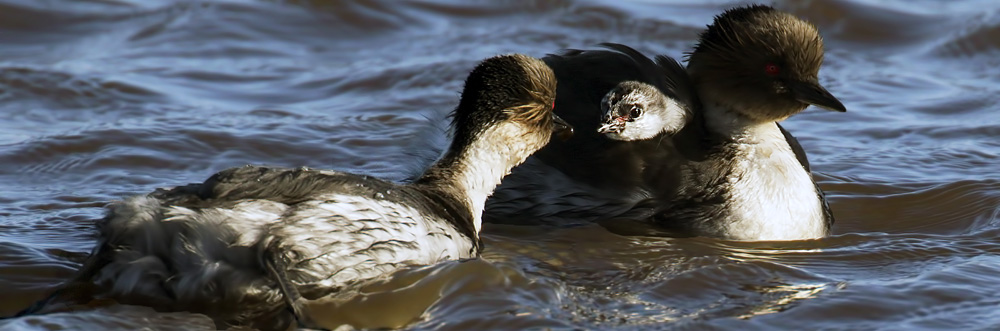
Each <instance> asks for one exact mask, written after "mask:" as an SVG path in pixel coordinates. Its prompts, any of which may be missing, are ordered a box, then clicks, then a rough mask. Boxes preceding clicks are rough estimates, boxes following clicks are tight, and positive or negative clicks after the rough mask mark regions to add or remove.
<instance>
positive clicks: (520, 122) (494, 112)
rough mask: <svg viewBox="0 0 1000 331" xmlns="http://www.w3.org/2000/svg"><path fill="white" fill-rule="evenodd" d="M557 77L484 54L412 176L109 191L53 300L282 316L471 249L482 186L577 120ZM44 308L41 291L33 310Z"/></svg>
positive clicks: (258, 174) (215, 180)
mask: <svg viewBox="0 0 1000 331" xmlns="http://www.w3.org/2000/svg"><path fill="white" fill-rule="evenodd" d="M555 89H556V81H555V75H554V74H553V73H552V71H551V69H549V67H548V66H547V65H546V64H545V63H544V62H542V61H541V60H538V59H535V58H532V57H528V56H525V55H518V54H515V55H504V56H497V57H493V58H489V59H486V60H484V61H483V62H482V63H480V64H479V65H478V66H477V67H476V68H475V69H474V70H472V72H471V73H470V74H469V76H468V78H467V80H466V81H465V87H464V90H463V91H462V96H461V100H460V101H459V104H458V106H457V108H456V109H455V111H454V112H453V114H452V132H453V140H452V143H451V145H450V147H449V148H448V149H447V151H446V152H445V153H444V155H443V156H442V157H441V158H440V159H438V160H437V161H436V162H435V163H434V164H433V165H432V166H431V167H429V168H428V169H427V170H426V171H425V172H424V173H423V175H422V176H420V177H419V178H418V179H416V180H415V181H414V182H412V183H410V184H397V183H392V182H388V181H384V180H380V179H377V178H372V177H368V176H360V175H354V174H349V173H344V172H338V171H321V170H310V169H283V168H267V167H242V168H232V169H228V170H225V171H222V172H220V173H218V174H216V175H214V176H212V177H211V178H209V179H208V180H207V181H205V182H204V183H200V184H191V185H187V186H183V187H178V188H174V189H169V190H158V191H156V192H154V193H151V194H147V195H140V196H135V197H130V198H127V199H125V200H124V201H120V202H115V203H113V204H112V205H110V207H109V212H108V214H107V216H106V217H105V218H104V219H103V220H102V221H101V222H100V223H99V224H98V228H99V231H100V232H99V235H100V242H99V244H98V245H97V247H96V248H95V250H94V251H93V253H92V254H91V256H90V257H89V258H88V260H87V261H86V263H85V264H84V266H83V268H82V269H81V271H80V273H79V274H78V277H76V278H75V279H74V280H73V281H72V282H71V283H69V284H67V285H66V286H65V287H64V289H63V290H61V291H59V292H57V293H56V294H54V295H53V297H51V298H50V299H53V300H48V301H49V302H50V303H55V302H56V301H57V300H55V299H60V298H58V297H59V296H62V295H65V296H66V297H70V296H71V295H70V293H69V292H72V290H73V288H74V287H76V286H88V285H89V286H91V287H97V288H98V291H97V292H98V293H99V294H97V295H96V297H98V298H102V297H104V298H113V299H115V300H118V301H119V302H123V303H129V304H137V305H146V306H151V307H153V308H155V309H158V310H166V311H192V312H199V313H205V314H207V315H209V316H211V317H212V318H213V319H215V321H216V323H217V324H218V325H219V327H226V326H231V325H248V326H252V327H255V328H262V329H283V328H286V327H287V326H289V323H291V322H292V318H291V317H292V316H291V315H292V314H289V313H287V310H286V309H285V308H287V305H286V304H285V303H286V301H290V302H292V304H293V305H292V307H293V308H295V307H296V299H298V298H297V296H298V295H299V294H301V295H302V297H304V298H305V299H312V298H316V297H320V296H323V295H326V294H330V293H331V292H333V291H336V290H337V289H338V288H342V287H345V286H349V285H351V284H354V283H357V282H360V281H364V280H368V279H372V278H375V277H379V276H383V275H386V274H388V273H390V272H392V271H394V270H396V269H398V268H401V267H403V266H407V265H421V264H432V263H436V262H440V261H445V260H455V259H464V258H471V257H475V256H477V255H478V253H479V250H480V238H479V231H480V227H481V215H482V211H483V204H484V202H485V201H486V198H487V197H488V196H489V195H490V194H491V193H492V191H493V189H494V188H495V186H496V185H497V184H498V183H499V182H500V180H501V179H502V178H503V177H504V176H505V175H506V174H507V173H509V172H510V170H511V169H512V168H513V167H515V166H517V165H518V164H520V163H522V162H523V161H524V159H525V158H527V157H528V156H529V155H531V154H532V153H534V152H535V151H536V150H538V149H540V148H542V147H543V146H545V144H547V143H548V142H549V139H550V136H551V135H552V134H553V132H557V133H558V132H563V131H565V130H568V129H569V126H568V125H566V123H565V122H563V121H562V120H561V119H560V118H558V117H557V116H555V115H554V114H553V113H552V105H553V101H554V100H555ZM53 306H54V305H53ZM39 309H41V310H47V309H45V303H44V302H42V303H41V304H36V306H35V307H33V308H32V309H29V310H28V311H26V313H32V312H35V311H38V310H39ZM299 317H300V318H301V319H308V317H306V316H299Z"/></svg>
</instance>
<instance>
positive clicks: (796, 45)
mask: <svg viewBox="0 0 1000 331" xmlns="http://www.w3.org/2000/svg"><path fill="white" fill-rule="evenodd" d="M688 59H689V61H688V72H689V73H690V76H691V80H692V82H693V84H694V87H695V89H696V90H697V92H698V95H699V97H700V100H701V102H702V114H701V115H702V116H700V117H699V118H700V121H696V122H694V123H692V124H691V125H700V126H701V127H702V128H703V129H704V130H705V135H704V136H703V137H702V138H701V139H698V140H697V141H692V142H690V143H689V144H691V145H697V148H698V149H701V150H703V151H705V152H706V153H707V155H706V157H705V159H704V160H703V161H699V162H687V163H685V164H684V165H683V166H682V174H684V177H683V178H682V185H681V186H680V187H679V188H678V192H677V194H676V196H675V198H673V199H672V200H670V201H665V202H664V203H663V204H662V205H663V207H664V209H663V210H662V211H661V213H660V214H658V216H657V217H658V219H659V221H660V224H663V225H666V226H670V227H676V228H679V229H681V230H685V231H688V232H690V233H691V234H694V235H704V236H714V237H722V238H728V239H737V240H798V239H811V238H820V237H824V236H826V235H827V234H828V232H829V229H830V225H831V224H832V223H833V214H832V212H831V211H830V208H829V205H828V204H827V201H826V199H825V196H824V194H823V191H822V190H820V189H819V187H818V186H817V185H816V183H815V182H814V181H813V178H812V176H811V173H810V169H809V163H808V160H807V159H806V155H805V151H804V150H803V149H802V147H801V146H800V145H799V143H798V141H797V140H796V139H795V137H793V136H792V135H791V134H789V133H788V132H787V131H785V130H784V129H783V128H781V127H780V126H779V125H778V124H777V123H776V122H778V121H782V120H784V119H786V118H788V117H789V116H792V115H794V114H796V113H799V112H801V111H802V110H803V109H805V108H806V107H807V106H809V105H816V106H819V107H822V108H825V109H829V110H834V111H841V112H843V111H845V108H844V105H843V104H841V103H840V101H838V100H837V98H835V97H834V96H833V95H832V94H830V92H827V90H826V89H825V88H823V87H822V86H821V85H820V84H819V82H818V78H817V76H818V73H819V69H820V66H821V64H822V63H823V41H822V38H821V37H820V35H819V32H818V31H817V30H816V27H815V26H813V25H812V24H810V23H807V22H805V21H803V20H801V19H799V18H797V17H795V16H793V15H791V14H788V13H784V12H781V11H777V10H775V9H773V8H771V7H768V6H763V5H751V6H746V7H738V8H734V9H730V10H727V11H726V12H724V13H723V14H721V15H719V16H718V17H716V18H715V21H714V22H713V23H712V24H711V25H709V26H708V29H707V30H706V31H704V32H703V33H702V34H701V36H700V38H699V41H698V44H697V46H696V47H695V49H694V51H693V52H691V53H690V55H689V58H688Z"/></svg>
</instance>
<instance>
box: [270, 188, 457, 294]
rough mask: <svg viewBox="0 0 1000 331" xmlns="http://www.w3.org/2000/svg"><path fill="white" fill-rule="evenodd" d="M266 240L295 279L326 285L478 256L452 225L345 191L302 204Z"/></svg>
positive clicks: (399, 206) (275, 226) (333, 285)
mask: <svg viewBox="0 0 1000 331" xmlns="http://www.w3.org/2000/svg"><path fill="white" fill-rule="evenodd" d="M456 238H463V239H464V240H455V239H456ZM263 241H264V242H267V249H269V250H272V251H274V252H280V253H278V254H280V255H281V257H282V258H283V259H284V260H285V262H286V263H288V266H289V268H290V270H289V274H290V275H289V276H290V279H291V280H292V281H293V282H295V283H297V284H305V285H318V286H322V287H339V286H343V285H345V284H348V283H351V282H354V281H358V280H363V279H368V278H372V277H375V276H378V275H381V274H385V273H387V272H389V271H391V270H394V269H396V268H397V267H398V266H399V265H405V264H431V263H435V262H439V261H442V260H454V259H462V258H469V257H472V256H474V254H475V250H474V249H473V244H472V241H471V240H470V239H468V238H465V237H464V236H463V235H462V234H461V233H459V232H458V231H457V230H456V229H455V228H454V227H452V226H450V225H449V224H447V223H442V222H440V221H438V220H436V219H435V218H432V217H428V215H425V214H423V213H421V212H419V211H417V210H415V209H413V208H411V207H408V206H403V205H399V204H396V203H393V202H390V201H385V200H376V199H369V198H366V197H358V196H352V195H342V194H327V195H321V196H318V197H317V198H316V199H315V200H310V201H308V202H305V203H302V204H299V205H297V206H296V207H295V209H294V210H291V211H289V213H288V214H287V215H285V219H284V220H283V221H282V222H279V223H275V224H273V225H271V226H270V229H269V230H268V234H267V236H266V238H265V239H264V240H263Z"/></svg>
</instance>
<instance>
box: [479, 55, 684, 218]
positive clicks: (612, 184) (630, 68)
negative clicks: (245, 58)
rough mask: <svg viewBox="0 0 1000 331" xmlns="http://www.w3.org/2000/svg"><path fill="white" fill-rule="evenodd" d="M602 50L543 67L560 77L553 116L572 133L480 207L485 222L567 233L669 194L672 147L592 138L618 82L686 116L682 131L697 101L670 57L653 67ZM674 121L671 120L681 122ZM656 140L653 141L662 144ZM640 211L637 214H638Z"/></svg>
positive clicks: (645, 60)
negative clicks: (648, 90)
mask: <svg viewBox="0 0 1000 331" xmlns="http://www.w3.org/2000/svg"><path fill="white" fill-rule="evenodd" d="M602 46H604V47H605V48H606V49H596V50H568V51H565V52H563V53H561V54H554V55H548V56H546V57H545V58H544V59H543V60H544V61H545V63H547V64H548V65H549V66H550V67H551V68H552V70H553V71H554V72H555V73H556V77H557V78H558V77H564V78H565V79H559V82H558V85H559V87H558V93H557V94H558V97H557V100H556V104H557V105H558V106H557V107H556V113H557V114H559V116H561V117H562V118H564V119H566V121H567V122H569V123H570V124H571V125H573V127H574V128H575V129H576V130H577V131H576V134H575V135H574V136H573V138H572V139H569V140H566V141H554V142H552V143H551V144H549V145H547V146H546V147H545V148H543V149H542V150H541V151H539V152H538V153H536V154H535V155H534V156H532V157H530V158H529V159H528V161H527V162H525V164H524V165H523V166H520V167H518V168H517V169H514V171H513V173H512V174H511V176H509V177H507V179H505V180H504V183H503V184H501V185H500V187H499V188H497V192H496V194H494V196H493V197H491V198H490V199H489V200H488V201H487V208H486V212H485V217H486V218H487V220H488V221H489V222H498V223H515V224H539V223H541V224H548V225H557V226H566V225H571V224H581V223H588V222H594V221H600V220H603V219H607V218H611V217H618V216H622V215H625V214H628V215H629V217H631V215H632V212H633V211H635V210H636V206H637V204H638V203H641V202H645V201H647V200H648V199H649V197H650V195H651V193H650V192H651V191H657V190H659V186H661V185H665V186H667V187H676V186H677V183H676V181H675V177H676V173H677V171H676V169H677V168H676V166H677V164H678V163H679V161H680V160H681V159H682V157H679V156H676V155H672V154H674V153H676V150H675V149H674V148H673V141H672V140H671V139H647V140H643V141H636V142H623V141H618V140H615V139H609V138H608V137H607V136H605V135H604V134H602V133H600V132H598V129H599V127H600V126H601V123H600V122H601V118H602V116H603V115H604V113H605V111H604V110H602V105H604V106H607V101H602V100H603V99H605V96H606V95H607V94H608V91H611V90H612V89H614V88H615V87H616V86H618V84H620V83H622V82H625V81H637V82H642V83H645V84H648V85H649V86H653V87H655V88H656V89H657V90H659V91H660V93H662V94H663V95H665V96H667V97H669V98H670V99H671V100H673V101H674V102H676V103H677V106H678V107H681V108H683V109H685V111H684V112H683V114H685V118H684V119H683V120H680V119H678V120H680V121H681V123H687V122H688V121H691V120H692V119H691V118H692V116H688V115H689V114H691V113H696V111H694V107H695V106H697V104H698V103H697V100H696V99H697V96H696V95H695V93H694V90H693V85H691V83H690V82H689V80H688V75H687V71H686V69H685V68H684V67H683V66H681V65H680V64H678V63H677V62H676V61H674V60H673V59H671V58H669V57H665V56H657V57H655V60H654V59H653V58H649V57H647V56H645V55H643V54H642V53H640V52H639V51H636V50H635V49H632V48H630V47H628V46H625V45H621V44H612V43H606V44H602ZM680 114H681V113H678V115H680ZM671 134H672V133H670V132H663V134H662V135H660V136H659V137H669V136H670V135H671ZM645 209H646V208H643V210H642V211H640V212H641V213H645V212H646V211H645Z"/></svg>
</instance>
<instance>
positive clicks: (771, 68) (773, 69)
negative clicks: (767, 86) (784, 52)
mask: <svg viewBox="0 0 1000 331" xmlns="http://www.w3.org/2000/svg"><path fill="white" fill-rule="evenodd" d="M764 72H765V73H767V74H768V75H771V76H774V75H777V74H778V73H779V72H781V69H780V68H778V66H777V65H776V64H774V63H768V64H767V65H765V66H764Z"/></svg>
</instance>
